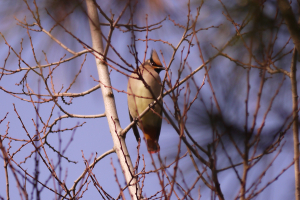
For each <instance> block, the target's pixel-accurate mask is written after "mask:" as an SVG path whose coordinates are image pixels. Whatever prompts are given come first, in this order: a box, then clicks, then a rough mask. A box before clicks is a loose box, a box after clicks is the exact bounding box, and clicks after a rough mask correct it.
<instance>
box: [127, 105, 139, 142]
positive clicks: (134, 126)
mask: <svg viewBox="0 0 300 200" xmlns="http://www.w3.org/2000/svg"><path fill="white" fill-rule="evenodd" d="M128 113H129V118H130V122H132V121H133V118H132V116H131V114H130V111H129V110H128ZM132 130H133V133H134V136H135V139H136V141H137V142H139V141H140V140H141V137H140V134H139V130H138V129H137V126H136V124H134V125H133V126H132Z"/></svg>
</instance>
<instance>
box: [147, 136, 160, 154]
mask: <svg viewBox="0 0 300 200" xmlns="http://www.w3.org/2000/svg"><path fill="white" fill-rule="evenodd" d="M147 150H148V152H149V153H151V154H152V153H157V152H159V150H160V147H159V144H158V141H157V140H151V139H148V140H147Z"/></svg>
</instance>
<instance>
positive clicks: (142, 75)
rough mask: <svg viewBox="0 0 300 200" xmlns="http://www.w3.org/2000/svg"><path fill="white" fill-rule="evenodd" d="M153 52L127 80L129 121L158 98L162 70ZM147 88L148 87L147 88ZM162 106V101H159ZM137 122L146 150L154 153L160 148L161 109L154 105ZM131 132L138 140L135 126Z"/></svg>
mask: <svg viewBox="0 0 300 200" xmlns="http://www.w3.org/2000/svg"><path fill="white" fill-rule="evenodd" d="M164 69H165V68H164V67H163V66H162V64H161V62H160V60H159V57H158V55H157V53H156V51H155V50H152V52H151V57H150V59H149V60H146V62H145V63H143V64H142V65H141V66H139V68H138V69H136V70H135V71H134V72H133V73H132V74H131V75H130V78H129V80H128V85H127V100H128V109H129V116H130V120H131V121H132V120H133V119H135V118H137V117H138V116H139V115H140V114H141V113H142V112H143V111H144V110H145V109H146V108H147V107H148V106H149V104H151V103H153V101H154V100H155V99H157V98H158V97H159V96H160V93H161V89H162V85H161V79H160V77H159V75H158V74H159V72H160V71H161V70H164ZM148 86H149V87H148ZM160 103H161V105H162V100H160ZM153 110H154V111H155V112H153V111H152V110H149V111H148V112H147V113H146V114H145V115H144V116H143V117H142V118H141V119H140V120H139V121H138V122H137V125H138V126H139V128H140V129H141V130H142V131H143V133H144V136H145V139H146V143H147V149H148V151H149V152H150V153H156V152H158V151H159V149H160V147H159V144H158V138H159V134H160V129H161V122H162V108H161V106H160V105H158V104H156V105H155V106H154V107H153ZM133 132H134V135H135V137H136V139H137V141H138V140H139V139H140V136H139V132H138V130H137V127H136V125H134V126H133Z"/></svg>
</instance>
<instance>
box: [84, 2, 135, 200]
mask: <svg viewBox="0 0 300 200" xmlns="http://www.w3.org/2000/svg"><path fill="white" fill-rule="evenodd" d="M86 5H87V13H88V17H89V24H90V30H91V37H92V43H93V49H95V51H96V52H100V53H103V52H104V48H103V42H102V32H101V28H100V22H99V17H98V13H97V8H96V5H95V2H94V1H93V0H86ZM107 45H109V44H107ZM96 52H95V55H96V65H97V70H98V75H99V80H100V82H101V91H102V96H103V101H104V106H105V114H106V117H107V121H108V125H109V129H110V133H111V135H112V138H113V143H114V149H115V151H116V153H117V156H118V158H119V161H120V165H121V168H122V171H123V173H124V176H125V180H126V182H127V184H128V185H130V186H129V193H130V195H131V199H139V196H138V195H139V190H140V187H139V184H138V181H137V179H136V177H135V176H134V170H133V165H132V162H131V159H130V157H129V153H128V150H127V147H126V144H125V138H124V137H121V136H120V135H119V133H120V132H121V130H122V128H121V126H120V123H119V118H118V114H117V110H116V105H115V99H114V95H113V91H112V89H111V82H110V77H109V72H108V67H107V65H105V63H104V62H103V61H104V60H105V58H103V56H101V55H100V54H98V53H96ZM116 133H117V134H116ZM102 134H103V133H102Z"/></svg>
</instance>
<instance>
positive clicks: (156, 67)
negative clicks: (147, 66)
mask: <svg viewBox="0 0 300 200" xmlns="http://www.w3.org/2000/svg"><path fill="white" fill-rule="evenodd" d="M154 69H155V70H159V71H161V70H166V68H164V67H160V66H155V67H154Z"/></svg>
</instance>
